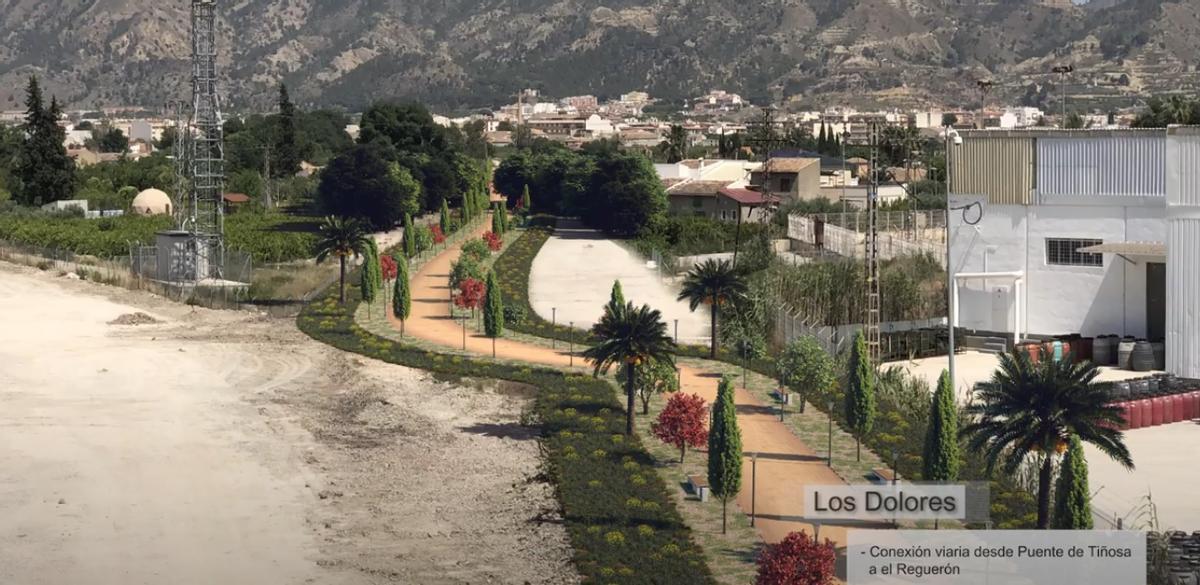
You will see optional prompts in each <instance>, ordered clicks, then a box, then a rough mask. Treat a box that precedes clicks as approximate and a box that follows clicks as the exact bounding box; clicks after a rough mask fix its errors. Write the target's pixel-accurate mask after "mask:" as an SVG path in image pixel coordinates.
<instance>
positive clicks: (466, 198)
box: [463, 186, 475, 221]
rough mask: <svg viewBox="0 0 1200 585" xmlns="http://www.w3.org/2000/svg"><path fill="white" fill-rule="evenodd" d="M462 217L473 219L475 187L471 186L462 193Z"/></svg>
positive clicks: (468, 219)
mask: <svg viewBox="0 0 1200 585" xmlns="http://www.w3.org/2000/svg"><path fill="white" fill-rule="evenodd" d="M463 217H464V218H466V219H467V221H470V220H472V219H475V187H474V186H471V187H470V188H468V189H467V192H466V193H464V194H463Z"/></svg>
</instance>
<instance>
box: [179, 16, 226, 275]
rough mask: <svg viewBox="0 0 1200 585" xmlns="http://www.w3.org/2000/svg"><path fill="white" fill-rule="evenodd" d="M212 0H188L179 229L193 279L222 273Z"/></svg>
mask: <svg viewBox="0 0 1200 585" xmlns="http://www.w3.org/2000/svg"><path fill="white" fill-rule="evenodd" d="M216 4H217V3H216V0H192V111H191V116H190V119H189V124H188V126H187V128H185V129H184V130H183V132H182V133H181V136H180V138H181V139H184V140H185V141H186V142H187V146H186V147H185V149H184V151H185V152H186V158H185V162H182V163H181V164H182V167H183V169H184V182H186V183H187V188H188V192H187V193H182V192H181V194H180V201H181V202H182V203H183V205H184V206H185V207H186V210H184V211H182V212H181V214H180V217H181V221H180V225H179V227H180V229H181V230H183V231H186V232H188V234H189V235H190V236H191V237H190V241H191V242H190V244H189V246H190V249H189V251H190V252H191V253H193V254H194V262H195V264H194V266H195V275H196V280H204V279H206V278H221V277H222V275H223V272H224V266H225V241H224V232H225V225H224V224H225V221H224V209H223V205H222V203H223V201H222V198H223V195H224V191H225V148H224V136H223V130H222V128H221V124H222V115H221V101H220V98H219V97H218V96H217V35H216Z"/></svg>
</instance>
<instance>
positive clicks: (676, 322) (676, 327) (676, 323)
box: [675, 319, 679, 345]
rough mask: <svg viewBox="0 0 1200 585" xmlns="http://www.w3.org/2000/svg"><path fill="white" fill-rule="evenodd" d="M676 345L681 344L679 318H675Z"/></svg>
mask: <svg viewBox="0 0 1200 585" xmlns="http://www.w3.org/2000/svg"><path fill="white" fill-rule="evenodd" d="M675 345H679V319H676V320H675Z"/></svg>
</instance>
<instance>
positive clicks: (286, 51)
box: [0, 0, 1200, 111]
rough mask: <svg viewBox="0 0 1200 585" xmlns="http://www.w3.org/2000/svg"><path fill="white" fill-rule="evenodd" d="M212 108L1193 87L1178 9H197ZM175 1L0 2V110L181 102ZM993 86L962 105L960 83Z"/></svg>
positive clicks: (528, 1) (381, 1)
mask: <svg viewBox="0 0 1200 585" xmlns="http://www.w3.org/2000/svg"><path fill="white" fill-rule="evenodd" d="M217 4H218V11H219V14H220V18H219V23H218V27H219V35H220V41H219V42H220V47H221V58H220V63H221V74H222V77H223V78H224V80H225V81H224V83H223V84H222V90H223V94H224V96H225V101H226V102H227V104H228V105H229V107H230V108H231V109H262V108H266V107H269V105H270V103H271V100H272V99H273V97H274V95H275V87H276V86H277V84H279V83H280V82H284V83H287V84H288V85H289V87H290V88H291V91H292V95H293V97H294V98H296V99H297V101H299V102H300V103H302V104H304V105H323V106H340V107H345V108H347V109H351V110H354V109H358V108H361V107H362V106H363V105H364V104H366V103H369V102H370V101H372V100H376V99H384V98H393V97H399V98H414V99H419V100H422V101H425V102H427V103H430V104H432V105H435V106H437V107H440V108H445V109H453V110H458V111H462V110H466V109H470V108H475V107H484V106H489V105H496V104H498V103H501V102H508V101H512V99H513V98H512V97H511V96H513V95H514V94H515V93H516V91H517V90H518V89H520V88H522V87H533V88H539V89H541V90H543V92H544V93H546V94H549V95H554V96H566V95H575V94H589V93H590V94H595V95H597V96H600V97H615V96H616V95H618V94H620V93H623V92H628V91H632V90H646V91H649V92H650V93H651V95H653V96H655V97H659V98H664V99H667V100H682V99H684V98H687V97H690V96H695V95H698V94H702V93H705V92H707V91H708V90H709V89H718V88H719V89H727V90H730V91H735V92H739V93H741V94H742V95H744V96H746V97H747V98H749V99H751V100H752V101H755V102H760V103H761V102H763V101H765V100H767V99H772V100H792V101H794V102H795V103H797V104H803V105H806V106H817V107H819V106H823V105H830V104H836V103H843V102H849V103H852V104H859V103H862V104H867V103H870V104H874V105H892V106H918V107H920V106H925V105H940V104H944V105H948V106H960V107H977V106H978V104H979V103H980V100H981V98H984V97H986V99H987V100H988V101H989V102H991V101H998V102H999V101H1003V102H1004V103H1016V102H1021V103H1026V104H1028V105H1042V106H1047V105H1048V104H1053V103H1057V102H1056V99H1057V98H1056V97H1055V95H1056V92H1057V91H1058V90H1057V88H1058V85H1057V84H1058V83H1059V81H1062V80H1060V78H1059V77H1057V76H1056V75H1054V74H1052V73H1051V72H1050V69H1051V68H1052V67H1053V66H1054V65H1058V64H1071V65H1073V66H1074V67H1075V72H1074V73H1073V74H1071V75H1070V76H1069V77H1068V78H1067V79H1066V80H1065V81H1066V83H1067V91H1068V93H1069V95H1070V96H1071V100H1072V103H1073V104H1080V103H1082V104H1085V107H1087V108H1089V109H1104V108H1111V107H1116V106H1120V105H1128V104H1132V103H1135V102H1136V101H1137V100H1138V99H1141V98H1145V97H1147V96H1150V95H1155V94H1162V93H1169V92H1175V91H1185V92H1192V91H1194V90H1195V89H1196V88H1197V86H1198V85H1200V74H1198V73H1197V70H1196V63H1197V60H1198V59H1197V58H1198V57H1200V3H1198V2H1196V0H1090V1H1089V2H1086V3H1084V4H1076V3H1074V2H1072V1H1071V0H758V1H752V2H739V1H736V0H217ZM189 10H190V8H189V2H186V1H183V0H56V1H54V2H46V1H45V0H0V110H16V109H21V102H22V90H23V87H24V83H25V80H26V79H27V78H28V76H29V75H31V74H37V75H38V76H40V77H41V78H42V80H43V83H44V85H45V86H46V88H47V91H48V92H50V93H54V94H56V95H57V96H58V97H59V99H60V100H62V101H64V102H65V103H66V104H67V105H68V107H72V108H85V107H112V106H122V105H138V106H143V107H146V108H150V109H157V108H159V107H161V105H162V104H163V103H165V102H166V101H167V100H170V99H178V98H186V97H187V95H188V91H189V89H188V64H187V59H188V54H189V40H188V35H189ZM982 79H987V80H990V81H992V82H993V85H992V86H991V89H990V90H989V91H990V93H989V94H988V95H987V96H984V95H981V94H980V93H979V90H978V89H977V84H976V82H977V81H979V80H982Z"/></svg>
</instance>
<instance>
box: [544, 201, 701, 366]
mask: <svg viewBox="0 0 1200 585" xmlns="http://www.w3.org/2000/svg"><path fill="white" fill-rule="evenodd" d="M563 226H566V227H563ZM614 280H620V281H621V289H622V290H624V291H625V300H627V301H630V302H632V303H636V304H637V305H639V306H640V305H642V304H648V305H650V306H651V307H653V308H655V309H658V310H659V311H662V314H663V320H664V321H666V323H667V326H668V328H669V331H668V333H670V334H671V335H674V334H675V332H674V327H675V324H674V321H675V320H676V319H678V320H679V341H680V342H681V343H692V344H706V343H708V341H709V336H710V335H711V333H710V330H711V326H710V325H709V314H708V310H707V308H705V307H699V308H697V309H696V312H692V311H691V310H689V309H688V305H687V303H686V302H680V301H676V300H675V297H676V295H677V294H678V292H677V291H675V290H674V289H672V288H671V287H670V286H668V285H666V284H664V283H663V282H662V280H661V279H660V278H659V276H658V272H657V271H655V270H653V269H651V268H647V267H646V261H645V260H643V259H641V258H640V257H639V256H637V255H636V254H634V253H633V252H630V251H629V250H626V249H625V248H622V247H621V246H620V245H618V244H617V243H616V242H614V241H613V240H609V239H606V238H605V237H604V236H603V235H601V234H599V233H597V232H596V231H594V230H589V229H586V228H581V227H577V226H575V225H572V224H568V223H566V222H561V223H560V224H559V228H558V229H557V230H555V232H554V235H553V236H551V237H550V239H549V240H547V241H546V244H545V245H544V246H542V250H541V252H539V253H538V255H537V258H534V260H533V266H532V267H531V268H530V271H529V304H530V305H531V306H533V310H534V311H535V312H537V314H538V315H541V317H542V318H543V319H546V320H547V321H549V320H550V319H551V318H553V317H554V315H553V313H554V311H553V309H555V308H557V309H558V311H557V317H556V319H557V321H558V322H559V323H564V324H565V323H569V322H572V321H574V323H575V327H577V328H579V329H590V328H591V327H592V325H593V324H594V323H595V322H596V321H598V320H599V319H600V317H601V316H602V315H603V314H604V305H605V304H606V303H608V299H609V294H610V291H611V290H612V283H613V281H614Z"/></svg>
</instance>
